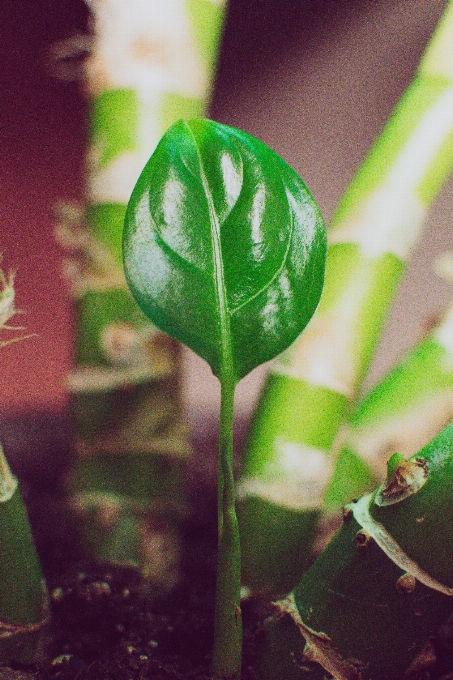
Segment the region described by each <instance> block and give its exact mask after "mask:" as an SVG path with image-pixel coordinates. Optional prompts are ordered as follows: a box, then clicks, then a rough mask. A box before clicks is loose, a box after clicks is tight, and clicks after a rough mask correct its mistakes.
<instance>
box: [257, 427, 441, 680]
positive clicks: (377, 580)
mask: <svg viewBox="0 0 453 680" xmlns="http://www.w3.org/2000/svg"><path fill="white" fill-rule="evenodd" d="M452 475H453V424H450V425H449V426H448V427H447V428H446V429H445V430H444V431H443V432H442V433H441V434H440V435H438V436H437V437H436V438H435V439H434V440H433V441H431V442H430V443H429V444H428V445H427V446H426V447H424V448H423V449H422V450H421V451H420V452H419V453H418V454H416V455H415V456H412V457H411V458H410V459H409V460H405V459H404V458H403V456H400V455H399V454H394V455H393V456H392V457H391V458H390V459H389V461H388V476H387V480H386V482H385V483H384V484H381V485H380V486H379V487H378V489H377V490H376V491H374V492H373V493H371V494H369V495H367V496H364V497H362V498H361V499H360V500H358V501H356V502H353V503H351V504H350V505H348V506H347V508H346V510H345V516H344V522H343V526H342V527H341V529H340V530H339V532H338V533H337V535H336V536H335V538H334V539H333V540H332V542H331V543H330V544H329V546H328V547H327V548H326V550H325V551H324V552H323V553H322V555H321V556H320V557H319V558H318V559H317V560H316V562H315V563H314V565H313V566H312V567H311V568H310V569H309V571H308V572H307V573H306V574H305V576H304V577H303V578H302V581H301V582H300V584H299V585H298V586H297V587H296V588H295V589H294V591H293V592H292V593H291V594H290V595H289V596H288V597H287V598H286V599H285V600H283V601H282V602H280V603H279V604H278V608H279V609H280V611H281V612H283V613H286V614H289V615H290V617H291V618H292V621H293V623H294V624H295V627H296V628H297V629H298V630H299V633H300V640H299V642H297V641H296V638H295V637H292V638H290V637H288V638H287V640H288V641H289V642H290V645H289V647H288V646H287V644H286V640H285V639H284V638H283V637H281V636H279V637H278V640H279V645H280V646H279V649H278V651H279V654H280V655H283V656H287V657H288V658H289V659H290V658H291V657H292V655H293V654H294V653H300V651H301V648H303V650H304V654H305V656H306V657H308V658H310V659H311V660H312V661H313V660H314V661H317V662H318V663H319V664H320V665H321V666H322V667H323V668H324V669H325V670H326V671H328V672H330V673H332V674H333V676H334V677H335V678H337V680H346V679H347V680H398V679H399V678H402V677H407V674H409V673H410V672H411V671H415V670H416V669H417V671H418V672H419V674H421V673H422V672H423V671H426V670H427V668H428V667H429V666H430V665H432V664H433V663H434V662H435V652H434V650H433V647H432V645H430V638H431V637H432V636H433V635H435V634H436V632H437V631H438V629H439V627H440V626H441V625H442V624H443V622H444V621H445V620H446V618H447V616H448V615H449V614H450V613H451V611H452V606H453V577H452V574H453V571H452V555H453V515H452V513H451V507H452V503H453V485H452V483H451V480H452ZM278 625H279V624H278V621H277V619H275V621H274V627H277V630H278ZM286 625H288V624H286ZM269 626H270V623H269ZM275 637H276V635H275V629H274V639H275ZM269 677H274V678H275V677H276V676H275V674H274V675H272V673H271V675H270V676H269ZM417 677H421V675H418V676H417ZM282 680H283V676H282ZM285 680H286V676H285Z"/></svg>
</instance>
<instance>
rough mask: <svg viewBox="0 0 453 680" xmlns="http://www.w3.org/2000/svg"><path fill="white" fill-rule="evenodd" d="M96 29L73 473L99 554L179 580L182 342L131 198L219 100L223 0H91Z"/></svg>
mask: <svg viewBox="0 0 453 680" xmlns="http://www.w3.org/2000/svg"><path fill="white" fill-rule="evenodd" d="M88 4H89V6H90V8H91V10H92V13H93V26H94V34H95V40H94V45H93V50H92V53H91V56H90V58H89V59H88V63H87V66H86V89H87V91H88V92H89V94H90V95H91V97H92V104H91V136H90V143H89V153H88V161H89V163H88V166H89V175H88V206H87V209H86V211H85V215H84V218H83V219H84V222H85V227H86V228H84V229H80V228H79V227H78V226H77V216H76V215H74V214H73V213H70V212H69V214H68V212H66V215H64V216H63V220H62V224H61V225H60V229H59V232H60V237H61V238H62V239H63V240H65V241H66V242H67V243H68V245H69V246H70V245H71V244H72V245H73V248H74V249H75V250H76V251H77V252H78V253H79V255H80V256H81V259H82V260H83V266H82V269H81V268H80V260H79V265H75V266H74V263H72V264H71V266H70V276H71V278H72V281H73V284H74V289H75V292H76V295H77V307H78V311H77V346H76V370H75V371H74V372H73V374H72V375H71V376H70V381H69V384H70V389H71V391H72V398H73V407H74V415H75V422H76V428H77V450H78V454H79V459H78V463H77V465H76V467H75V470H74V472H73V474H72V478H71V482H70V485H71V488H72V493H73V501H74V506H75V507H76V508H77V510H78V512H79V513H80V517H81V520H82V526H83V530H84V534H85V537H86V539H87V541H88V543H89V545H90V548H91V552H92V554H93V555H94V556H95V557H97V558H98V559H101V560H109V561H114V562H120V563H128V564H133V565H136V566H138V567H139V568H140V569H141V570H142V572H143V573H144V574H145V575H146V576H147V577H148V578H149V579H150V581H152V582H153V583H155V584H156V585H159V586H162V587H164V588H169V587H172V585H174V583H175V581H176V579H177V572H178V561H179V556H178V553H179V548H178V545H179V537H178V529H177V526H178V523H179V521H180V515H181V512H183V511H184V507H185V498H184V491H183V488H184V487H183V484H182V477H183V475H184V470H185V466H186V462H187V455H188V453H189V448H190V447H189V440H188V432H187V428H186V425H185V423H184V418H183V414H182V410H181V404H180V394H179V374H180V362H179V351H178V348H177V346H176V345H175V343H174V342H173V341H171V340H170V339H168V338H166V337H165V336H164V335H163V334H161V333H160V332H158V331H157V330H156V329H154V328H153V327H151V326H150V324H149V322H148V321H147V320H146V319H145V317H144V316H142V314H141V312H140V311H139V310H138V308H137V307H136V305H135V303H134V302H133V300H132V297H131V295H130V293H129V291H128V290H127V288H126V283H125V280H124V276H123V272H122V266H121V238H122V227H123V219H124V214H125V209H126V204H127V201H128V199H129V196H130V193H131V191H132V188H133V187H134V184H135V182H136V181H137V178H138V176H139V174H140V172H141V170H142V168H143V166H144V165H145V163H146V161H147V160H148V158H149V156H150V155H151V153H152V152H153V151H154V148H155V146H156V144H157V142H158V141H159V139H160V137H161V136H162V134H163V132H164V131H165V129H166V128H167V127H168V126H169V125H170V124H171V123H173V122H174V121H175V120H177V119H178V118H191V117H193V116H199V115H202V114H203V113H204V112H205V111H206V108H207V102H208V97H209V90H210V85H211V82H212V76H213V70H214V62H215V56H216V52H217V46H218V42H219V34H220V28H221V23H222V17H223V13H224V9H225V2H224V0H155V1H154V2H148V0H91V1H90V2H89V3H88Z"/></svg>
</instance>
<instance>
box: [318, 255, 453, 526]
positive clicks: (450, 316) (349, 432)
mask: <svg viewBox="0 0 453 680" xmlns="http://www.w3.org/2000/svg"><path fill="white" fill-rule="evenodd" d="M446 255H447V254H445V255H444V256H443V257H442V260H443V261H444V262H445V263H446V264H447V258H448V259H450V258H451V255H450V256H449V257H448V255H447V257H445V256H446ZM449 268H451V262H450V264H449ZM450 277H451V274H449V278H450ZM452 419H453V305H450V307H449V308H448V309H447V311H446V312H445V314H444V315H443V316H442V318H441V319H440V320H439V322H438V323H437V324H436V325H435V326H434V327H433V328H431V330H430V331H429V332H428V333H427V334H426V336H425V337H424V338H423V339H422V340H421V341H420V342H419V343H417V344H416V345H415V347H414V348H413V349H412V350H411V351H410V352H409V353H408V354H407V355H406V356H405V357H404V358H403V360H402V361H401V362H400V363H399V364H397V365H396V366H395V367H394V368H393V369H392V370H391V371H390V372H389V373H388V374H387V375H386V376H384V378H383V379H382V380H381V381H380V382H379V383H378V384H377V385H376V386H375V387H374V388H373V389H372V390H371V391H370V392H369V394H367V395H366V397H365V398H364V399H363V400H362V401H361V402H360V403H359V405H358V406H357V408H356V409H355V410H354V412H353V413H352V415H351V417H350V418H349V421H348V424H347V426H346V427H345V432H344V442H343V444H342V447H341V451H340V453H339V455H338V458H337V460H336V465H335V473H334V475H333V477H332V479H331V480H330V483H329V486H328V488H327V491H326V495H325V499H324V502H325V509H326V511H327V512H329V513H330V512H332V511H335V510H337V509H338V508H340V507H342V506H343V505H344V504H345V503H347V502H349V501H350V500H351V498H354V497H357V496H360V495H362V493H364V492H365V491H366V490H370V489H371V488H372V487H373V486H374V485H375V483H376V481H381V480H382V479H383V477H384V475H385V461H386V459H387V457H388V456H389V455H390V454H391V453H394V452H395V451H398V452H399V453H401V454H403V455H404V456H406V457H407V456H410V455H412V454H414V453H415V452H416V451H417V450H418V449H420V448H421V447H422V446H424V445H425V444H427V443H428V441H429V440H430V439H431V438H432V437H434V436H435V435H436V434H438V433H439V432H440V431H441V430H442V428H444V427H445V426H446V425H447V424H448V423H449V422H450V421H451V420H452Z"/></svg>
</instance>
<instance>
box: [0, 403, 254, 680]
mask: <svg viewBox="0 0 453 680" xmlns="http://www.w3.org/2000/svg"><path fill="white" fill-rule="evenodd" d="M66 425H67V423H66V421H65V419H64V418H63V419H60V418H58V419H56V420H55V418H54V417H53V416H49V417H47V416H41V417H39V418H38V419H36V418H27V419H25V420H22V421H21V422H20V423H19V424H18V423H17V422H16V421H14V420H13V421H11V422H10V421H3V422H0V433H1V438H2V439H3V442H4V446H5V450H7V451H8V454H9V458H10V462H11V464H12V467H13V469H14V472H15V473H16V474H17V475H18V476H19V477H20V481H21V488H22V491H23V494H24V496H25V499H26V502H27V507H28V510H29V515H30V520H31V523H32V529H33V534H34V536H35V541H36V545H37V549H38V553H39V556H40V561H41V565H42V568H43V572H44V575H45V578H46V582H47V585H48V589H49V593H50V599H51V624H50V627H49V631H48V636H47V644H46V649H45V658H44V660H42V661H41V662H40V663H39V665H38V666H34V667H25V666H18V667H17V668H14V669H7V668H3V669H2V668H1V667H0V680H7V679H8V680H148V679H149V680H151V678H152V680H210V679H211V678H212V674H211V673H210V665H211V653H212V643H213V620H214V587H215V559H216V517H217V511H216V490H215V484H214V483H213V481H214V479H215V458H213V448H215V443H214V442H205V441H204V442H196V444H195V448H196V450H197V451H198V455H199V456H202V459H200V463H201V467H202V475H201V479H200V476H199V475H197V473H196V471H195V470H194V469H192V470H189V486H190V489H191V498H192V506H193V507H196V508H197V512H196V514H195V513H193V512H192V513H191V514H190V515H189V516H188V517H187V518H186V519H185V520H184V521H183V523H182V526H181V531H182V541H183V548H182V553H183V564H182V578H181V582H180V584H179V585H178V586H177V588H176V589H175V590H174V591H173V592H171V593H170V594H162V593H159V592H151V591H150V590H149V586H147V585H146V584H145V583H144V581H143V580H142V578H141V576H140V574H139V573H138V572H137V571H135V570H134V569H132V568H128V567H119V566H112V565H106V564H104V565H103V564H96V563H93V562H92V561H90V560H89V559H87V556H86V555H85V554H84V552H83V549H82V546H81V544H80V542H79V541H78V538H77V529H76V526H75V524H74V520H73V517H72V515H71V513H70V512H69V511H68V510H67V507H66V502H65V495H64V487H63V482H62V480H63V479H64V477H65V472H66V470H67V468H68V466H69V465H70V463H71V457H72V456H71V451H70V447H69V443H68V439H69V438H68V434H67V433H68V430H67V429H66ZM32 449H34V452H33V451H32ZM37 451H38V452H39V454H38V457H37V456H36V452H37ZM210 460H211V461H212V463H209V461H210ZM266 614H267V610H266V606H265V605H263V603H262V602H260V601H259V600H254V599H250V600H249V601H248V602H247V603H246V604H245V605H244V607H243V622H244V661H243V680H257V676H256V673H255V672H254V670H253V667H254V666H255V663H254V657H255V639H256V637H257V636H258V637H259V632H260V623H259V621H262V620H263V619H264V618H265V616H266ZM2 672H3V673H5V675H2Z"/></svg>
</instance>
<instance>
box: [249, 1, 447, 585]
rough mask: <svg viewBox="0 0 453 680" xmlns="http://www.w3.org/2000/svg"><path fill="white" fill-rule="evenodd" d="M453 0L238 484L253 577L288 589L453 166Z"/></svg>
mask: <svg viewBox="0 0 453 680" xmlns="http://www.w3.org/2000/svg"><path fill="white" fill-rule="evenodd" d="M452 41H453V4H452V3H451V2H450V4H449V5H448V7H447V10H446V12H445V14H444V16H443V18H442V20H441V23H440V25H439V27H438V29H437V30H436V31H435V33H434V35H433V37H432V40H431V41H430V44H429V45H428V48H427V50H426V51H425V54H424V55H423V58H422V60H421V63H420V66H419V68H418V71H417V73H416V76H415V78H414V80H413V82H412V84H411V85H410V87H409V88H408V90H407V91H406V92H405V94H404V95H403V96H402V98H401V100H400V102H399V103H398V105H397V107H396V109H395V111H394V113H393V115H392V116H391V118H390V120H389V121H388V123H387V125H386V126H385V128H384V131H383V132H382V134H381V135H380V137H379V138H378V139H377V141H376V143H375V145H374V146H373V148H372V150H371V152H370V153H369V155H368V157H367V158H366V160H365V162H364V163H363V165H362V166H361V167H360V169H359V171H358V173H357V174H356V176H355V177H354V179H353V181H352V183H351V184H350V186H349V188H348V189H347V191H346V193H345V195H344V197H343V199H342V200H341V202H340V204H339V206H338V209H337V211H336V213H335V216H334V219H333V223H332V227H331V230H330V234H329V251H328V260H327V270H326V284H325V289H324V293H323V297H322V299H321V303H320V307H319V310H318V312H317V313H316V314H315V316H314V318H313V320H312V321H311V322H310V324H309V326H308V328H307V329H306V331H305V333H304V334H303V336H301V338H300V339H298V340H297V341H296V342H295V343H294V345H293V346H292V347H291V348H290V349H289V350H288V351H287V352H285V353H284V354H283V355H281V357H280V358H279V359H278V360H277V362H276V363H275V364H274V366H273V368H272V369H271V372H270V375H269V377H268V380H267V383H266V385H265V388H264V391H263V394H262V397H261V400H260V402H259V405H258V409H257V413H256V416H255V419H254V422H253V425H252V429H251V434H250V437H249V441H248V446H247V448H246V451H245V457H244V463H243V468H242V474H241V479H240V482H239V490H238V491H239V494H238V495H239V498H240V504H239V522H240V526H241V531H242V537H243V565H244V567H243V569H244V571H243V574H244V583H245V584H246V585H247V586H249V587H251V588H258V589H263V588H264V589H271V590H274V591H285V590H287V589H289V588H291V587H292V586H293V585H294V583H295V582H296V581H297V579H298V578H299V577H300V573H301V571H303V569H304V567H305V566H306V564H307V559H309V558H310V547H311V545H312V542H313V537H314V535H315V529H316V523H317V520H318V518H319V515H320V507H321V505H322V499H323V496H324V494H325V491H326V486H327V484H328V482H329V479H330V478H331V476H332V474H333V470H334V457H333V455H332V454H331V449H332V445H333V443H334V441H335V439H336V437H337V434H338V431H339V427H340V425H341V423H342V422H343V421H344V419H345V417H346V415H347V412H348V410H349V409H350V407H351V404H352V403H353V400H354V399H355V396H356V392H357V388H358V387H359V385H360V383H361V381H362V379H363V377H364V374H365V371H366V369H367V367H368V365H369V362H370V359H371V357H372V354H373V350H374V347H375V344H376V342H377V339H378V336H379V333H380V330H381V327H382V323H383V320H384V318H385V315H386V312H387V309H388V307H389V304H390V302H391V300H392V298H393V295H394V292H395V289H396V286H397V284H398V282H399V281H400V279H401V275H402V273H403V271H404V266H405V261H406V259H407V256H408V253H409V251H410V249H411V247H412V246H413V245H414V243H415V242H416V240H417V238H418V234H419V231H420V228H421V225H422V223H423V221H424V219H425V216H426V213H427V210H428V208H429V206H430V205H431V203H432V202H433V200H434V198H435V196H436V195H437V194H438V192H439V191H440V189H441V188H442V186H443V184H444V182H445V181H446V178H447V177H448V175H449V173H450V171H451V168H452V166H453V153H452V147H453V51H452V50H451V44H452Z"/></svg>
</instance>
